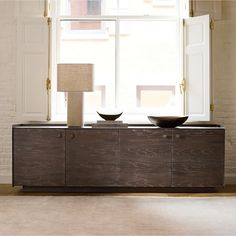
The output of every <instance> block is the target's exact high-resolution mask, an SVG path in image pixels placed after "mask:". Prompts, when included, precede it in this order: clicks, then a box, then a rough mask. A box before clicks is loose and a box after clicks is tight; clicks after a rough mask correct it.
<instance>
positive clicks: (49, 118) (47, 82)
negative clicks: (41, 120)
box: [46, 78, 51, 121]
mask: <svg viewBox="0 0 236 236" xmlns="http://www.w3.org/2000/svg"><path fill="white" fill-rule="evenodd" d="M46 89H47V96H48V110H47V121H50V120H51V114H50V107H51V106H50V90H51V80H50V79H49V78H47V80H46Z"/></svg>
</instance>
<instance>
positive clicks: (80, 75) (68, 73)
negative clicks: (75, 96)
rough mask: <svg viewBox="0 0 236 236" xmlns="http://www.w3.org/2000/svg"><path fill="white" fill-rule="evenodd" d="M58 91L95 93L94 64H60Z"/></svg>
mask: <svg viewBox="0 0 236 236" xmlns="http://www.w3.org/2000/svg"><path fill="white" fill-rule="evenodd" d="M57 91H63V92H89V91H93V64H58V65H57Z"/></svg>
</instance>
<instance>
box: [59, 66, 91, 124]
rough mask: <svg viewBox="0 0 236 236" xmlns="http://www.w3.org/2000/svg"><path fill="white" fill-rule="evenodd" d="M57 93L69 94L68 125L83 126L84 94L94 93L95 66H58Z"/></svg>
mask: <svg viewBox="0 0 236 236" xmlns="http://www.w3.org/2000/svg"><path fill="white" fill-rule="evenodd" d="M57 91H61V92H68V100H67V125H68V126H80V127H81V126H83V92H90V91H93V64H58V65H57Z"/></svg>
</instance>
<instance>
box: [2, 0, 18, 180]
mask: <svg viewBox="0 0 236 236" xmlns="http://www.w3.org/2000/svg"><path fill="white" fill-rule="evenodd" d="M0 22H1V30H0V183H9V182H10V181H11V174H12V173H11V172H12V171H11V166H12V161H11V138H12V137H11V126H12V124H13V123H14V122H15V119H16V111H15V110H16V106H15V104H16V102H15V98H16V90H15V85H16V17H15V3H14V1H9V0H4V1H3V0H1V1H0Z"/></svg>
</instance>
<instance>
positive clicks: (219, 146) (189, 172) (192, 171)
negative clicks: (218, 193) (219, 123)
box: [172, 129, 224, 187]
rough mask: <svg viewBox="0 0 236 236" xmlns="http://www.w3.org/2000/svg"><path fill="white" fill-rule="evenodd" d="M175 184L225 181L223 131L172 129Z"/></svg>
mask: <svg viewBox="0 0 236 236" xmlns="http://www.w3.org/2000/svg"><path fill="white" fill-rule="evenodd" d="M172 170H173V175H172V186H173V187H217V186H221V185H223V183H224V130H203V129H202V130H198V129H195V130H194V129H192V130H181V129H176V130H174V131H173V166H172Z"/></svg>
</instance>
